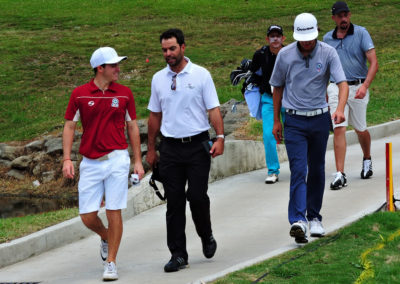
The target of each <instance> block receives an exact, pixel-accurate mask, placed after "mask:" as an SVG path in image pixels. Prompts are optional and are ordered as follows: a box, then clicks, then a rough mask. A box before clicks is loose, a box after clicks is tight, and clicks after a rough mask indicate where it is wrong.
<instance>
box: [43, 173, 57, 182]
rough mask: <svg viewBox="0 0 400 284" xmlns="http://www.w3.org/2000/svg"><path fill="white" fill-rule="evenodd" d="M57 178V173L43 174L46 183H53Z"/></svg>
mask: <svg viewBox="0 0 400 284" xmlns="http://www.w3.org/2000/svg"><path fill="white" fill-rule="evenodd" d="M55 176H56V172H55V171H48V172H44V173H42V182H43V183H46V182H49V181H52V180H54V178H55Z"/></svg>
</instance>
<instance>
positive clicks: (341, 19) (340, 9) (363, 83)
mask: <svg viewBox="0 0 400 284" xmlns="http://www.w3.org/2000/svg"><path fill="white" fill-rule="evenodd" d="M350 17H351V12H350V10H349V7H348V6H347V4H346V3H345V2H341V1H338V2H336V3H335V4H333V6H332V20H333V21H334V22H335V24H336V28H335V29H334V30H331V31H329V32H328V33H327V34H326V35H325V36H324V42H326V43H327V44H329V45H330V46H332V47H334V48H335V49H336V51H337V53H338V54H339V57H340V61H341V63H342V65H343V70H344V73H345V74H346V79H347V83H348V85H349V100H348V101H347V104H346V106H345V109H344V115H345V117H346V121H345V122H344V123H341V124H336V125H334V150H335V162H336V171H337V172H336V174H335V178H334V180H333V181H332V183H331V189H334V190H335V189H340V188H342V187H344V186H346V185H347V178H346V174H345V173H344V161H345V157H346V126H347V125H348V123H350V124H351V125H352V126H353V127H354V130H355V132H356V133H357V136H358V141H359V142H360V145H361V149H362V151H363V155H364V158H363V161H362V169H361V178H362V179H367V178H369V177H370V176H372V161H371V151H370V150H371V136H370V134H369V132H368V129H367V106H368V101H369V91H368V88H369V86H370V85H371V83H372V81H373V80H374V78H375V74H376V72H377V71H378V60H377V58H376V53H375V47H374V43H373V42H372V39H371V36H370V35H369V33H368V31H367V30H366V29H365V28H364V27H361V26H357V25H353V24H352V23H351V22H350ZM367 60H368V62H369V67H368V66H367ZM331 81H332V82H333V83H331V84H329V87H328V98H329V106H330V108H331V111H332V110H334V109H335V108H336V106H337V101H338V89H337V86H336V84H335V83H334V82H336V81H335V80H334V79H331Z"/></svg>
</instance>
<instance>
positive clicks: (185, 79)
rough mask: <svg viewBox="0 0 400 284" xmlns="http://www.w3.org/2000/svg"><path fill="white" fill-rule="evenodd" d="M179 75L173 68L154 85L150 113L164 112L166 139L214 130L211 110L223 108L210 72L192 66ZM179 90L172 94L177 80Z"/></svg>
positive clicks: (156, 76) (158, 75) (156, 77)
mask: <svg viewBox="0 0 400 284" xmlns="http://www.w3.org/2000/svg"><path fill="white" fill-rule="evenodd" d="M185 60H187V62H188V63H187V64H186V66H185V68H184V69H183V70H182V71H181V72H180V73H178V74H176V73H175V72H173V71H172V70H171V69H170V67H169V65H167V67H165V68H164V69H162V70H160V71H158V72H157V73H156V74H154V76H153V80H152V82H151V97H150V102H149V105H148V107H147V108H148V109H149V110H150V111H152V112H162V121H161V133H162V135H164V136H165V137H174V138H182V137H188V136H193V135H196V134H199V133H201V132H203V131H207V130H208V129H210V124H209V122H208V116H207V110H210V109H213V108H215V107H218V106H219V100H218V95H217V91H216V89H215V86H214V82H213V80H212V77H211V74H210V72H208V71H207V69H205V68H203V67H201V66H199V65H197V64H194V63H192V62H191V61H190V60H189V58H187V57H185ZM174 75H177V76H176V89H175V90H172V88H171V85H172V82H173V78H172V77H173V76H174Z"/></svg>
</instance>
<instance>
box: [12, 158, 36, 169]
mask: <svg viewBox="0 0 400 284" xmlns="http://www.w3.org/2000/svg"><path fill="white" fill-rule="evenodd" d="M31 162H32V156H19V157H18V158H16V159H14V160H13V161H12V162H11V168H13V169H19V170H26V169H28V168H29V164H30V163H31Z"/></svg>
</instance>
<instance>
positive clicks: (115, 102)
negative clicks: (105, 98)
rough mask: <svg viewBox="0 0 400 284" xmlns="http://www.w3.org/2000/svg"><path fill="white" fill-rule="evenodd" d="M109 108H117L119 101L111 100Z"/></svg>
mask: <svg viewBox="0 0 400 284" xmlns="http://www.w3.org/2000/svg"><path fill="white" fill-rule="evenodd" d="M111 107H119V101H118V99H117V98H113V99H112V102H111Z"/></svg>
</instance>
